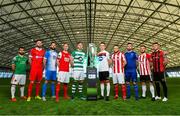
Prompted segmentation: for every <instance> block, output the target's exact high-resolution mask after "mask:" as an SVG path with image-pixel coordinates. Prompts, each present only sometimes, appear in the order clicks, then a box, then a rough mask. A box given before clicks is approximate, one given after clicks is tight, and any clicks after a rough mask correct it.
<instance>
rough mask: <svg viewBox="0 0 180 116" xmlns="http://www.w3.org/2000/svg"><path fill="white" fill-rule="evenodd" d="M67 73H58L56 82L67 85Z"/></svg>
mask: <svg viewBox="0 0 180 116" xmlns="http://www.w3.org/2000/svg"><path fill="white" fill-rule="evenodd" d="M69 78H70V77H69V72H64V71H59V72H58V76H57V81H58V82H61V83H69Z"/></svg>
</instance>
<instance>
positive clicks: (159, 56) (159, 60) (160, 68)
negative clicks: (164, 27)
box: [151, 50, 165, 72]
mask: <svg viewBox="0 0 180 116" xmlns="http://www.w3.org/2000/svg"><path fill="white" fill-rule="evenodd" d="M151 57H152V63H153V71H154V72H164V71H165V66H164V57H165V55H164V52H163V51H162V50H158V51H156V52H153V53H152V54H151Z"/></svg>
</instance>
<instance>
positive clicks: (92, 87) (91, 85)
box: [87, 67, 97, 100]
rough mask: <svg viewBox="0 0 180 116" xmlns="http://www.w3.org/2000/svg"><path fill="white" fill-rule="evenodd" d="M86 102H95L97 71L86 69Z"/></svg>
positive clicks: (92, 68)
mask: <svg viewBox="0 0 180 116" xmlns="http://www.w3.org/2000/svg"><path fill="white" fill-rule="evenodd" d="M87 100H97V69H96V68H95V67H87Z"/></svg>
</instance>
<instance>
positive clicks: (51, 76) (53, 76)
mask: <svg viewBox="0 0 180 116" xmlns="http://www.w3.org/2000/svg"><path fill="white" fill-rule="evenodd" d="M56 76H57V72H56V71H49V70H46V72H45V79H46V80H48V81H50V80H51V81H56Z"/></svg>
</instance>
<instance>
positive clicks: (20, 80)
mask: <svg viewBox="0 0 180 116" xmlns="http://www.w3.org/2000/svg"><path fill="white" fill-rule="evenodd" d="M11 84H14V85H18V84H19V85H25V84H26V75H24V74H14V75H13V77H12V79H11Z"/></svg>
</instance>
